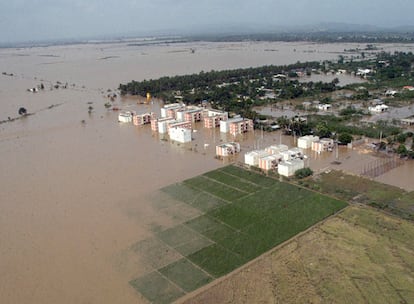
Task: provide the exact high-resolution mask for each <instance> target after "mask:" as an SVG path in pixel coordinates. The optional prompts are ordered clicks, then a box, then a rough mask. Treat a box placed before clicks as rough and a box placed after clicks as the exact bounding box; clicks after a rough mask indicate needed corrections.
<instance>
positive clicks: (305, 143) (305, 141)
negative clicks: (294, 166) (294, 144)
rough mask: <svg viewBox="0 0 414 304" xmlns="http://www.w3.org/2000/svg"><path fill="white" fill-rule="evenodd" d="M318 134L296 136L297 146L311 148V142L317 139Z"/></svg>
mask: <svg viewBox="0 0 414 304" xmlns="http://www.w3.org/2000/svg"><path fill="white" fill-rule="evenodd" d="M318 140H319V136H313V135H306V136H302V137H299V138H298V148H302V149H309V148H312V143H313V142H314V141H318Z"/></svg>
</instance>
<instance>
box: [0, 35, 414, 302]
mask: <svg viewBox="0 0 414 304" xmlns="http://www.w3.org/2000/svg"><path fill="white" fill-rule="evenodd" d="M356 47H359V48H361V45H359V44H313V43H270V42H257V43H256V42H242V43H203V42H200V43H183V44H174V45H157V46H153V45H152V46H133V45H128V44H126V43H119V44H99V45H98V44H85V45H71V46H52V47H36V48H22V49H11V48H10V49H0V66H1V69H2V71H1V72H5V73H6V74H7V75H4V74H2V75H0V106H1V111H0V121H7V120H8V118H9V117H10V118H11V119H13V118H16V117H18V116H19V115H18V113H17V112H18V109H19V108H20V107H25V108H26V109H27V111H28V112H29V113H33V115H31V116H27V117H24V118H22V119H16V120H12V121H10V122H5V123H2V124H0V153H1V158H0V168H1V170H0V182H1V191H0V302H1V303H29V302H30V303H145V302H146V300H145V299H144V298H142V297H140V295H138V294H137V293H136V292H135V290H133V289H132V288H131V287H130V286H129V284H128V282H129V281H130V280H131V279H133V278H134V277H136V276H137V274H139V273H140V272H143V271H145V265H143V264H142V263H140V262H139V259H138V258H136V257H134V256H129V250H128V249H129V248H130V247H131V246H132V245H133V244H135V243H137V242H139V241H141V240H144V239H147V238H149V237H151V235H152V234H153V229H154V226H163V227H168V226H170V225H175V224H177V222H179V221H180V220H182V218H180V217H179V216H177V214H174V213H173V212H160V208H158V207H157V206H156V205H154V203H153V202H152V201H151V194H152V193H153V192H154V191H156V190H157V189H160V188H161V187H164V186H166V185H169V184H171V183H175V182H178V181H180V180H183V179H186V178H190V177H193V176H196V175H198V174H201V173H203V172H205V171H208V170H212V169H215V168H217V167H220V166H222V165H223V162H220V161H218V160H216V159H214V145H215V144H217V143H219V142H221V141H227V140H228V139H230V138H227V137H222V135H221V134H220V133H219V132H218V130H205V129H203V128H202V127H201V126H196V129H197V132H195V133H194V138H195V140H194V141H193V142H192V143H191V144H190V145H189V146H188V145H187V146H185V145H183V146H179V145H176V144H171V143H170V142H168V141H164V140H161V139H160V138H158V137H157V136H156V135H154V134H152V133H151V130H150V128H149V126H146V127H141V128H139V127H135V126H133V125H126V124H119V123H118V122H117V115H118V113H117V112H113V111H108V110H107V109H106V108H105V107H104V103H105V102H107V101H108V98H107V97H106V96H107V94H108V92H109V90H111V91H110V92H113V91H114V90H115V89H116V88H117V87H118V85H119V83H124V82H127V81H130V80H132V79H135V80H142V79H148V78H156V77H160V76H163V75H177V74H187V73H196V72H200V71H201V70H204V71H209V70H212V69H214V70H221V69H231V68H239V67H250V66H260V65H265V64H275V65H277V64H289V63H294V62H297V61H309V60H325V59H336V58H337V57H338V54H341V52H343V50H344V49H349V48H356ZM381 47H383V48H384V50H389V51H393V50H408V49H410V48H411V46H404V45H382V46H381ZM191 49H195V52H194V53H192V52H191V51H190V50H191ZM57 82H59V83H61V84H62V85H61V86H60V88H59V89H56V88H55V87H54V86H55V84H56V83H57ZM40 83H43V84H44V86H45V89H44V90H41V91H39V92H38V93H31V92H28V91H27V89H30V88H33V87H35V86H37V85H39V84H40ZM62 86H66V88H62ZM160 103H161V101H157V100H155V101H154V103H153V104H137V99H136V98H120V97H118V98H117V100H116V102H115V103H114V105H116V106H117V107H119V108H121V109H125V110H127V109H132V110H136V111H137V112H146V111H148V110H154V111H155V110H157V109H158V108H159V106H160ZM89 107H91V108H92V109H91V110H90V113H88V109H89ZM239 139H240V141H241V145H242V149H243V151H247V150H250V149H254V148H257V147H264V146H266V145H268V144H272V143H279V142H282V143H286V144H290V143H292V142H291V141H292V140H293V139H292V138H291V137H284V136H280V135H279V133H265V134H263V135H262V133H261V132H259V131H255V133H251V134H248V135H246V136H244V137H242V138H239ZM240 157H242V155H240ZM334 157H335V156H334V154H332V153H331V154H327V155H322V156H316V155H315V156H313V158H311V160H310V162H311V163H310V165H311V166H312V168H314V169H315V170H324V169H325V168H326V167H328V166H331V165H330V164H331V162H332V160H333V159H334ZM366 157H368V158H371V157H372V156H370V155H369V154H363V153H359V152H357V151H352V150H345V148H344V150H342V148H341V150H340V153H339V158H340V159H341V160H342V162H341V165H338V166H339V168H344V169H349V170H350V171H351V172H355V173H359V172H358V171H359V170H360V168H361V165H362V164H363V162H364V161H365V158H366ZM412 169H413V163H410V164H409V165H407V166H403V167H400V168H397V169H394V170H401V171H398V172H397V171H394V170H392V171H390V172H388V173H387V174H386V175H383V176H381V177H380V178H381V179H384V180H383V181H384V182H389V181H393V182H395V180H396V176H398V177H400V178H401V180H403V181H404V182H405V183H406V184H407V185H406V186H407V187H413V185H412V184H410V179H409V177H412V175H411V174H412ZM400 172H402V174H406V175H405V177H402V176H401V175H400ZM411 190H414V189H411ZM186 212H187V215H188V216H191V215H192V213H191V212H192V211H191V210H187V211H186Z"/></svg>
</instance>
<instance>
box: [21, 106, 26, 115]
mask: <svg viewBox="0 0 414 304" xmlns="http://www.w3.org/2000/svg"><path fill="white" fill-rule="evenodd" d="M26 114H27V110H26V109H25V108H23V107H21V108H20V109H19V115H22V116H24V115H26Z"/></svg>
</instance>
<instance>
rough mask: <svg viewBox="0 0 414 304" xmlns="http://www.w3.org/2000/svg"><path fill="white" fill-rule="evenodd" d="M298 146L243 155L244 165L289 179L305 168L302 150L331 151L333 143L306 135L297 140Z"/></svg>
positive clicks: (267, 149)
mask: <svg viewBox="0 0 414 304" xmlns="http://www.w3.org/2000/svg"><path fill="white" fill-rule="evenodd" d="M297 145H298V146H297V147H293V148H289V147H288V146H286V145H282V144H280V145H272V146H269V147H267V148H265V149H263V150H254V151H250V152H247V153H246V154H245V155H244V163H245V164H246V165H249V166H254V167H259V168H260V169H262V170H264V171H276V170H277V173H278V174H279V175H282V176H286V177H290V176H292V175H294V174H295V172H296V171H297V170H299V169H302V168H304V167H305V159H306V158H307V156H306V155H305V154H304V150H307V149H311V150H312V151H315V152H317V153H321V152H325V151H332V150H333V148H334V141H333V139H330V138H321V139H320V138H319V137H318V136H313V135H307V136H302V137H299V138H298V144H297Z"/></svg>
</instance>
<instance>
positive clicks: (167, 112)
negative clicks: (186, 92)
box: [161, 103, 184, 118]
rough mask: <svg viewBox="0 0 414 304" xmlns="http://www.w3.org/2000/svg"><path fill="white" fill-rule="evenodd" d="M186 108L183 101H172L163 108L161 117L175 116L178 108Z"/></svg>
mask: <svg viewBox="0 0 414 304" xmlns="http://www.w3.org/2000/svg"><path fill="white" fill-rule="evenodd" d="M182 108H184V105H182V104H181V103H171V104H167V105H165V106H164V107H162V108H161V117H163V118H166V117H170V118H175V115H176V113H177V111H178V110H180V109H182Z"/></svg>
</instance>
